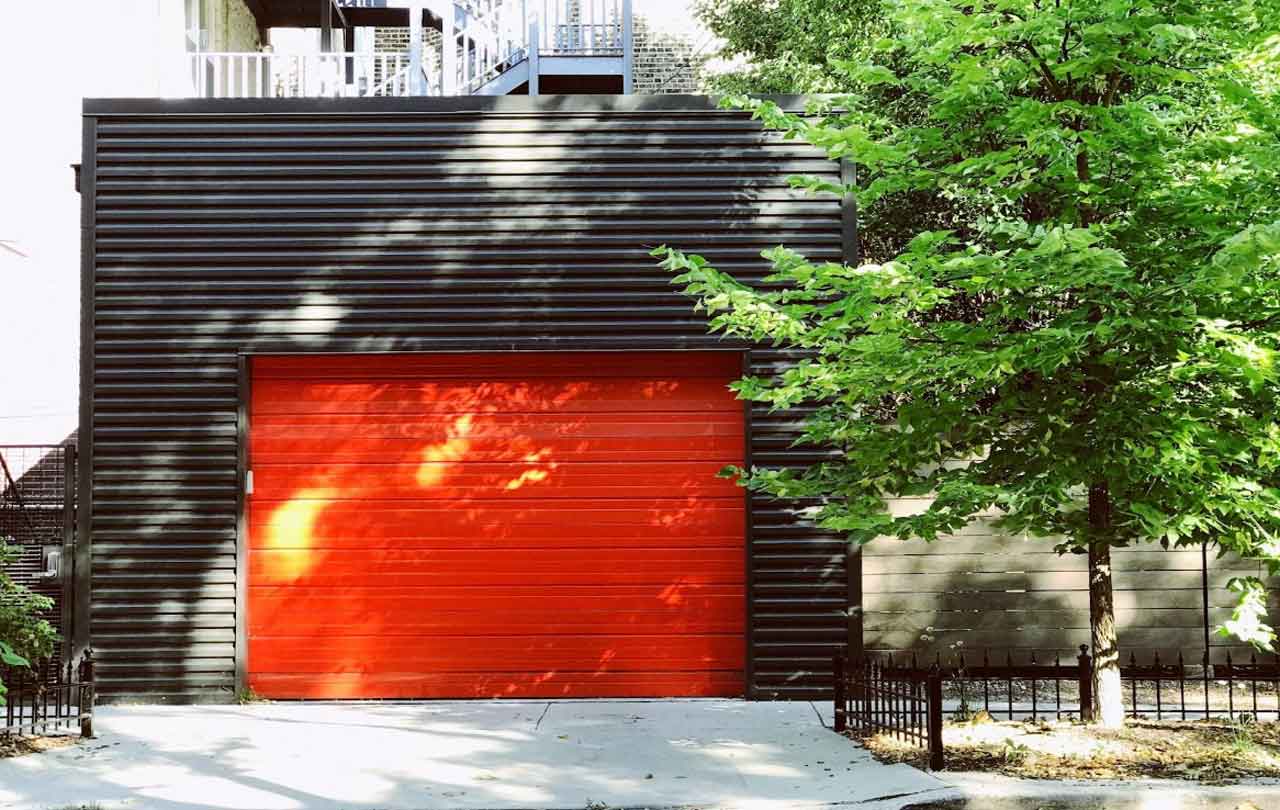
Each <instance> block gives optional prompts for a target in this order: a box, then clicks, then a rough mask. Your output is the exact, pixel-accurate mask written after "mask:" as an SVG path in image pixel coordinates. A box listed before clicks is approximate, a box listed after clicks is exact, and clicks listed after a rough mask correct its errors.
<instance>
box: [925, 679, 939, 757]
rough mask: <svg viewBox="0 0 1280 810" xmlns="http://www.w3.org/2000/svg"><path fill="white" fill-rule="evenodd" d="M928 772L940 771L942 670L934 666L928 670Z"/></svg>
mask: <svg viewBox="0 0 1280 810" xmlns="http://www.w3.org/2000/svg"><path fill="white" fill-rule="evenodd" d="M926 709H927V710H928V712H929V770H931V771H940V770H942V764H943V756H942V670H941V669H939V668H938V667H937V666H934V667H933V668H932V669H930V670H929V680H928V705H927V706H926Z"/></svg>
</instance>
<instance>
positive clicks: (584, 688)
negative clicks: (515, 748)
mask: <svg viewBox="0 0 1280 810" xmlns="http://www.w3.org/2000/svg"><path fill="white" fill-rule="evenodd" d="M249 685H250V686H252V687H253V689H254V690H255V691H256V692H258V693H259V694H263V695H268V694H275V695H290V696H292V697H296V698H304V699H309V700H340V699H342V698H363V697H367V696H368V695H370V694H376V695H378V696H379V697H382V698H387V699H397V698H398V699H411V698H420V697H423V696H424V695H448V696H450V697H460V698H504V697H523V698H581V697H599V696H601V695H602V694H607V695H608V696H611V697H653V696H654V695H663V696H666V697H690V698H692V697H721V696H724V695H733V694H738V693H740V692H741V691H742V673H741V672H740V671H737V670H725V671H714V670H710V671H694V672H688V671H682V672H604V673H579V672H558V671H557V672H545V673H537V674H531V673H505V674H501V675H498V674H494V673H489V672H441V673H405V672H393V673H340V674H320V673H304V674H294V673H252V674H250V676H249Z"/></svg>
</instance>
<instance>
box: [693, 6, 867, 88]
mask: <svg viewBox="0 0 1280 810" xmlns="http://www.w3.org/2000/svg"><path fill="white" fill-rule="evenodd" d="M694 8H695V12H696V14H697V16H698V18H699V19H700V20H701V22H702V24H703V25H705V26H706V27H707V28H708V29H709V30H710V31H711V32H712V33H713V34H715V35H716V37H717V39H718V40H719V41H720V43H721V46H720V53H719V55H720V56H721V57H723V58H725V59H727V60H731V64H734V68H733V69H730V70H726V71H723V72H721V73H719V74H717V75H715V76H713V77H712V78H711V79H710V82H711V85H712V89H714V90H716V91H718V92H722V93H744V92H751V93H757V94H758V93H831V92H837V91H839V90H841V89H842V88H843V86H844V84H845V81H846V78H847V77H846V76H845V75H844V72H843V71H842V70H841V69H840V68H839V64H840V62H842V61H845V60H849V59H854V58H857V57H859V56H865V55H866V54H867V53H868V52H869V51H870V48H871V47H872V45H873V44H874V43H875V41H876V40H877V39H878V38H880V37H881V36H883V35H884V34H885V33H886V32H887V26H886V23H885V20H884V18H883V17H882V16H881V14H880V0H774V2H761V0H699V2H698V3H696V4H695V6H694Z"/></svg>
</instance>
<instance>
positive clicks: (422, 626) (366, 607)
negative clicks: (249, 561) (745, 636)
mask: <svg viewBox="0 0 1280 810" xmlns="http://www.w3.org/2000/svg"><path fill="white" fill-rule="evenodd" d="M740 601H741V598H740V597H734V598H732V599H729V600H723V601H717V600H711V599H698V600H692V599H691V600H689V601H687V602H686V603H685V604H684V605H680V606H675V607H671V608H663V607H660V606H658V607H655V606H650V607H649V608H644V607H628V608H626V609H625V610H620V609H619V607H617V606H616V605H609V604H607V603H605V602H603V601H602V600H596V599H593V600H592V602H593V603H598V609H595V610H586V609H583V608H582V606H581V604H579V605H577V606H574V607H569V606H561V607H557V608H549V607H547V606H546V605H545V604H543V603H542V602H539V601H534V602H533V606H530V607H522V608H514V607H511V606H510V605H497V606H488V607H485V608H482V609H480V608H477V609H470V610H459V609H458V606H457V603H456V602H455V603H453V604H443V603H440V602H437V603H435V604H430V605H424V604H423V603H422V602H420V601H416V600H415V601H414V602H411V603H408V604H406V603H404V602H399V603H393V602H386V601H380V600H370V601H365V602H363V603H362V604H360V605H358V606H356V607H354V608H353V605H352V600H351V599H350V598H349V597H343V596H342V595H340V594H335V595H334V596H333V598H331V599H324V598H316V599H308V600H300V601H299V603H298V604H295V605H289V606H288V607H287V608H284V607H281V608H278V609H273V608H275V607H276V606H273V605H272V604H271V602H270V601H268V600H263V599H261V598H259V599H258V601H257V603H256V604H257V605H258V606H259V610H258V611H257V612H256V615H255V616H254V617H252V619H251V620H250V623H249V629H250V632H252V633H255V634H266V635H272V636H284V635H290V636H308V637H311V638H323V637H326V636H330V635H344V636H345V635H360V634H362V633H363V634H368V633H377V634H378V635H380V636H418V635H433V636H469V635H511V634H530V633H539V632H544V631H545V630H546V629H547V628H548V627H555V628H556V629H557V630H558V631H560V632H562V633H576V634H584V635H608V634H611V633H613V634H616V633H618V632H620V631H621V632H626V633H641V634H646V635H648V634H654V635H663V634H670V635H684V634H708V633H734V634H738V633H741V632H742V630H743V622H742V617H741V604H740Z"/></svg>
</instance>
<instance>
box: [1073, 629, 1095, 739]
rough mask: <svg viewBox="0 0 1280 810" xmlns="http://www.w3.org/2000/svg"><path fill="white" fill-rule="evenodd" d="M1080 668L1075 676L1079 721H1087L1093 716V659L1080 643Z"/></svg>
mask: <svg viewBox="0 0 1280 810" xmlns="http://www.w3.org/2000/svg"><path fill="white" fill-rule="evenodd" d="M1076 660H1078V661H1079V662H1080V669H1079V672H1078V673H1077V677H1078V678H1079V680H1080V722H1082V723H1087V722H1089V718H1090V717H1092V716H1093V659H1092V658H1090V657H1089V648H1088V647H1087V646H1085V645H1084V644H1081V645H1080V657H1079V658H1078V659H1076Z"/></svg>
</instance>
